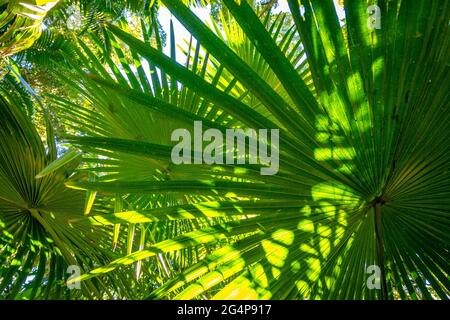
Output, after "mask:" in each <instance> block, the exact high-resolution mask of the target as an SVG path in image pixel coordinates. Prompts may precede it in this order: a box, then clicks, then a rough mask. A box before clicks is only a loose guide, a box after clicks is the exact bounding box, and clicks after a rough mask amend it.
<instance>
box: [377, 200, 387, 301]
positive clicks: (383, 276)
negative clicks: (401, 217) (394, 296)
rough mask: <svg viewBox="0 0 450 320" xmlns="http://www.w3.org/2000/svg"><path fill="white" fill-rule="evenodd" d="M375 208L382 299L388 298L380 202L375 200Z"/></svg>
mask: <svg viewBox="0 0 450 320" xmlns="http://www.w3.org/2000/svg"><path fill="white" fill-rule="evenodd" d="M374 208H375V235H376V239H377V259H378V266H379V267H380V270H381V279H380V281H381V296H382V299H383V300H387V299H388V294H387V285H386V273H385V270H384V246H383V234H382V226H381V203H380V202H379V201H377V202H376V203H375V205H374Z"/></svg>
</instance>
